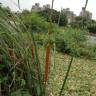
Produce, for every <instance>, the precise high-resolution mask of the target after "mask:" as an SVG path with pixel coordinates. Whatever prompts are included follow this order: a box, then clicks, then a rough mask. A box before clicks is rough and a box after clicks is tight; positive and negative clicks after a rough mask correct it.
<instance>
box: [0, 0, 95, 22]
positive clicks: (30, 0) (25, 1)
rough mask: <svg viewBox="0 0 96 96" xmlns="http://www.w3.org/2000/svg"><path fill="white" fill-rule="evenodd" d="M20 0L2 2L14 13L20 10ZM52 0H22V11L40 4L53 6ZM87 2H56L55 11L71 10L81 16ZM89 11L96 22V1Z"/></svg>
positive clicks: (73, 0)
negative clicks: (18, 2)
mask: <svg viewBox="0 0 96 96" xmlns="http://www.w3.org/2000/svg"><path fill="white" fill-rule="evenodd" d="M17 1H18V0H0V2H1V3H3V5H5V6H9V7H10V8H11V9H12V10H13V11H16V10H18V8H17V7H16V6H17ZM51 1H52V0H20V6H21V9H29V10H30V9H31V8H32V5H34V4H35V3H40V6H42V5H44V4H51ZM85 2H86V0H55V2H54V9H57V10H60V9H61V7H63V8H70V10H71V11H74V13H75V14H77V15H79V13H80V11H81V9H82V7H84V5H85ZM87 10H89V11H90V12H92V14H93V18H94V19H95V20H96V0H89V2H88V6H87Z"/></svg>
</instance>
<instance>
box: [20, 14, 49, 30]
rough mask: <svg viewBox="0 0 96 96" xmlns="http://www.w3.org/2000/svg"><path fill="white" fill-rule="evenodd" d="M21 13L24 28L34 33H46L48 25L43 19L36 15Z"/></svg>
mask: <svg viewBox="0 0 96 96" xmlns="http://www.w3.org/2000/svg"><path fill="white" fill-rule="evenodd" d="M23 14H24V12H23V13H22V19H23V23H24V24H25V26H26V27H27V28H28V29H29V30H31V31H35V32H47V30H48V23H47V22H46V21H45V19H44V18H43V17H40V16H39V15H38V14H37V13H29V14H24V15H23Z"/></svg>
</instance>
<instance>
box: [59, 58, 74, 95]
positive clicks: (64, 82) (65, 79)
mask: <svg viewBox="0 0 96 96" xmlns="http://www.w3.org/2000/svg"><path fill="white" fill-rule="evenodd" d="M72 62H73V57H72V58H71V61H70V63H69V65H68V70H67V73H66V76H65V78H64V81H63V84H62V88H61V90H60V93H59V96H62V92H63V90H64V88H65V84H66V81H67V78H68V76H69V72H70V68H71V65H72ZM63 95H64V94H63Z"/></svg>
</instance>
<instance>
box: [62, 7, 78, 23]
mask: <svg viewBox="0 0 96 96" xmlns="http://www.w3.org/2000/svg"><path fill="white" fill-rule="evenodd" d="M62 14H64V15H65V16H66V18H67V21H68V23H69V24H70V23H72V22H75V17H76V15H75V14H74V13H73V11H70V9H69V8H66V9H62Z"/></svg>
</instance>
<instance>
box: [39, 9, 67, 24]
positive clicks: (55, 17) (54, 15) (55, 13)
mask: <svg viewBox="0 0 96 96" xmlns="http://www.w3.org/2000/svg"><path fill="white" fill-rule="evenodd" d="M50 11H52V16H51V19H52V22H53V23H56V24H58V18H59V15H60V12H58V11H56V10H54V9H46V10H43V11H41V12H39V14H40V15H41V16H43V17H44V18H46V20H47V21H48V22H49V21H50V20H49V13H50ZM59 25H60V26H66V25H67V18H66V16H65V15H64V14H61V16H60V23H59Z"/></svg>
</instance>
